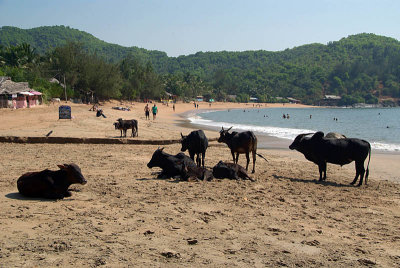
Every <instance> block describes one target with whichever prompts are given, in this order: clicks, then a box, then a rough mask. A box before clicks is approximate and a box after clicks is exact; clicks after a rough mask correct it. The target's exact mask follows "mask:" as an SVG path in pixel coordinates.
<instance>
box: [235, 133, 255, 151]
mask: <svg viewBox="0 0 400 268" xmlns="http://www.w3.org/2000/svg"><path fill="white" fill-rule="evenodd" d="M231 146H232V148H231V149H233V150H234V151H235V152H236V151H238V152H239V153H245V152H246V151H247V152H250V151H253V150H257V137H256V135H254V133H253V131H244V132H240V133H237V134H236V135H234V136H233V137H232V140H231Z"/></svg>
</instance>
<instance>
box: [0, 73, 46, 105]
mask: <svg viewBox="0 0 400 268" xmlns="http://www.w3.org/2000/svg"><path fill="white" fill-rule="evenodd" d="M41 104H42V93H40V92H38V91H35V90H33V89H31V88H29V84H28V82H13V81H11V78H10V77H4V76H2V77H0V108H13V109H19V108H31V107H35V106H37V105H41Z"/></svg>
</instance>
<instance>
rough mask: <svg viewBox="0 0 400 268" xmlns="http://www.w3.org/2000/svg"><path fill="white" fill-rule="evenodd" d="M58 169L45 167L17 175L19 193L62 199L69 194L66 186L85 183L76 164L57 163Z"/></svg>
mask: <svg viewBox="0 0 400 268" xmlns="http://www.w3.org/2000/svg"><path fill="white" fill-rule="evenodd" d="M58 167H59V168H60V170H57V171H52V170H48V169H45V170H43V171H39V172H28V173H25V174H24V175H22V176H21V177H19V179H18V181H17V188H18V191H19V192H20V194H22V195H25V196H29V197H43V198H49V199H63V198H64V197H69V196H71V192H69V191H68V187H69V186H70V185H71V184H75V183H80V184H86V183H87V181H86V179H85V178H84V177H83V175H82V172H81V169H80V168H79V167H78V166H77V165H76V164H73V163H72V164H69V165H67V164H64V165H58Z"/></svg>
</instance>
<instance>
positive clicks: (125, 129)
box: [124, 128, 127, 138]
mask: <svg viewBox="0 0 400 268" xmlns="http://www.w3.org/2000/svg"><path fill="white" fill-rule="evenodd" d="M126 131H127V129H126V128H124V138H126Z"/></svg>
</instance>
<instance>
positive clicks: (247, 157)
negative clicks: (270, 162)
mask: <svg viewBox="0 0 400 268" xmlns="http://www.w3.org/2000/svg"><path fill="white" fill-rule="evenodd" d="M249 163H250V154H249V152H246V171H247V170H249ZM253 173H254V170H253Z"/></svg>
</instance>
